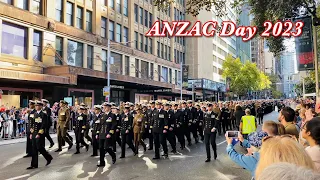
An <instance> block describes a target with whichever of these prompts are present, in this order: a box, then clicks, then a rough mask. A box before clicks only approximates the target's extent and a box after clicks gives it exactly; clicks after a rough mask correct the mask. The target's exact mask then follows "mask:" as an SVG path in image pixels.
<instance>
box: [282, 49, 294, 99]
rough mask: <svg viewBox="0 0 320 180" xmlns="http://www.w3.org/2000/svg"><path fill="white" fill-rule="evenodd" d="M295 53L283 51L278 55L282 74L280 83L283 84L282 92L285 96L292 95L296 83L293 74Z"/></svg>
mask: <svg viewBox="0 0 320 180" xmlns="http://www.w3.org/2000/svg"><path fill="white" fill-rule="evenodd" d="M295 64H296V54H295V52H289V51H286V52H283V53H282V54H281V56H280V68H281V72H282V74H281V75H280V76H281V83H282V84H283V91H282V92H283V94H284V95H285V96H286V97H287V98H290V97H294V95H295V93H294V86H295V84H296V83H297V81H296V80H295V79H296V78H295V75H297V70H296V65H295Z"/></svg>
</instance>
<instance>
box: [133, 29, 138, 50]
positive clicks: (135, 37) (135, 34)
mask: <svg viewBox="0 0 320 180" xmlns="http://www.w3.org/2000/svg"><path fill="white" fill-rule="evenodd" d="M134 42H135V48H136V49H139V47H138V44H139V37H138V33H137V32H134Z"/></svg>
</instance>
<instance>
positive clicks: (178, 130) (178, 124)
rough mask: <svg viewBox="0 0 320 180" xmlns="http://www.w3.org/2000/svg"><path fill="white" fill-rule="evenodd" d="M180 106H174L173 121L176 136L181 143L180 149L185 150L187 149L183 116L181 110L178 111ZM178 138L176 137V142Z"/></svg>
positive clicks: (176, 104) (175, 104)
mask: <svg viewBox="0 0 320 180" xmlns="http://www.w3.org/2000/svg"><path fill="white" fill-rule="evenodd" d="M178 106H179V104H178V103H174V104H173V117H172V118H173V120H174V124H175V127H174V134H175V136H177V138H178V141H179V143H180V149H181V150H183V149H184V148H185V139H184V134H183V129H182V128H183V127H182V126H183V115H182V112H181V110H180V109H178ZM175 139H176V138H175V137H174V140H175Z"/></svg>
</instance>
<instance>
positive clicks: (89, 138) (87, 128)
mask: <svg viewBox="0 0 320 180" xmlns="http://www.w3.org/2000/svg"><path fill="white" fill-rule="evenodd" d="M89 130H90V127H89V126H86V130H85V131H84V137H85V138H86V139H87V140H88V141H90V143H91V142H92V139H91V137H90V136H89Z"/></svg>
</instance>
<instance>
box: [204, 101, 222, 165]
mask: <svg viewBox="0 0 320 180" xmlns="http://www.w3.org/2000/svg"><path fill="white" fill-rule="evenodd" d="M217 117H218V114H216V113H215V112H213V111H212V104H211V103H209V104H208V111H207V112H206V113H205V115H204V121H203V130H204V143H205V144H206V152H207V160H206V161H205V162H210V161H211V152H210V144H211V146H212V149H213V152H214V159H217V144H216V135H217V132H216V126H217V119H216V118H217Z"/></svg>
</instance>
